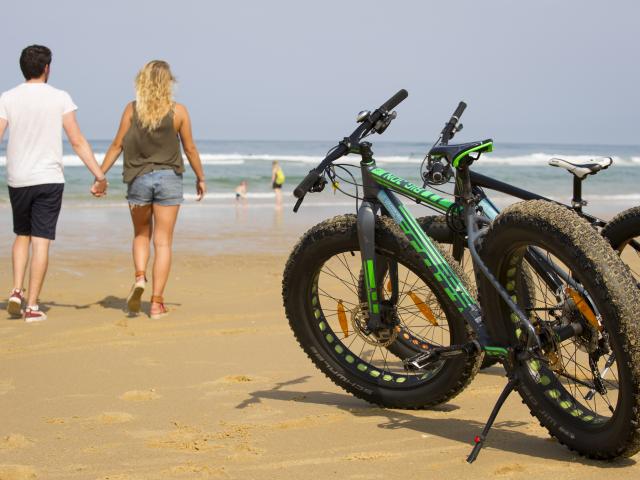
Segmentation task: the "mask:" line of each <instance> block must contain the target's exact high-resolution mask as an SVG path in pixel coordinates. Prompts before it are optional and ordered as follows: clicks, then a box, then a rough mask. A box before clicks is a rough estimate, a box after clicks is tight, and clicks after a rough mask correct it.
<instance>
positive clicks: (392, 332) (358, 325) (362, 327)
mask: <svg viewBox="0 0 640 480" xmlns="http://www.w3.org/2000/svg"><path fill="white" fill-rule="evenodd" d="M368 320H369V306H368V305H367V304H366V303H361V304H360V305H358V306H357V307H355V308H354V309H352V310H351V326H352V327H353V331H354V332H356V334H357V335H358V336H359V337H360V338H361V339H362V340H364V341H365V342H366V343H368V344H369V345H375V346H378V347H388V346H389V345H391V344H392V343H393V342H395V341H396V338H397V337H398V330H397V329H396V328H393V326H392V327H389V328H383V329H380V330H378V331H376V332H375V333H368V330H367V321H368Z"/></svg>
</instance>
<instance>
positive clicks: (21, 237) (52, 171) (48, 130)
mask: <svg viewBox="0 0 640 480" xmlns="http://www.w3.org/2000/svg"><path fill="white" fill-rule="evenodd" d="M20 69H21V70H22V73H23V75H24V78H25V83H22V84H20V85H18V86H17V87H15V88H13V89H11V90H9V91H6V92H4V93H3V94H2V96H0V142H2V137H3V135H4V131H5V130H6V129H7V127H8V128H9V141H8V144H7V184H8V186H9V199H10V201H11V209H12V211H13V231H14V233H15V234H16V238H15V241H14V243H13V251H12V258H13V290H12V292H11V294H10V297H9V301H8V303H7V310H8V311H9V314H10V315H12V316H18V317H19V316H20V315H22V316H23V318H24V320H25V321H26V322H39V321H42V320H46V318H47V317H46V315H45V314H44V312H42V311H41V310H40V308H39V306H38V296H39V295H40V290H41V289H42V284H43V282H44V277H45V274H46V272H47V266H48V263H49V244H50V242H51V241H52V240H54V239H55V236H56V224H57V222H58V215H59V214H60V208H61V206H62V191H63V189H64V176H63V165H62V129H63V128H64V130H65V132H66V134H67V138H68V139H69V143H70V144H71V146H72V147H73V149H74V151H75V152H76V154H77V155H78V157H80V159H81V160H82V161H83V162H84V164H85V165H86V166H87V168H88V169H89V170H90V171H91V173H93V175H94V176H95V182H94V183H93V186H92V187H91V192H92V193H93V194H94V195H97V196H100V195H103V194H104V193H105V191H106V188H107V181H106V179H105V177H104V175H103V173H102V171H101V170H100V167H99V166H98V163H97V162H96V159H95V157H94V155H93V151H92V150H91V146H90V145H89V142H87V140H86V139H85V138H84V136H83V135H82V133H81V132H80V127H79V126H78V123H77V120H76V113H75V111H76V109H77V107H76V105H75V104H74V103H73V101H72V100H71V97H70V96H69V94H68V93H66V92H64V91H62V90H58V89H56V88H53V87H51V86H49V85H48V84H47V81H48V79H49V72H50V69H51V50H49V49H48V48H47V47H44V46H40V45H32V46H30V47H27V48H25V49H24V50H23V51H22V54H21V55H20ZM29 249H31V267H30V270H29V290H28V291H27V299H26V300H27V301H26V305H24V303H25V299H24V295H25V291H24V289H23V285H24V278H25V275H26V270H27V263H28V261H29ZM23 306H25V307H26V308H24V310H23Z"/></svg>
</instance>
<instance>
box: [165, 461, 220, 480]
mask: <svg viewBox="0 0 640 480" xmlns="http://www.w3.org/2000/svg"><path fill="white" fill-rule="evenodd" d="M163 473H165V474H168V475H187V474H194V473H197V474H198V476H199V477H218V476H223V475H225V476H226V472H225V469H224V467H210V466H208V465H194V464H191V463H188V464H186V465H176V466H175V467H171V468H170V469H168V470H166V471H165V472H163Z"/></svg>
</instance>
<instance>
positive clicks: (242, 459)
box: [0, 218, 639, 480]
mask: <svg viewBox="0 0 640 480" xmlns="http://www.w3.org/2000/svg"><path fill="white" fill-rule="evenodd" d="M3 220H6V218H3ZM118 221H120V220H118ZM5 223H6V222H5ZM311 223H312V222H309V224H311ZM98 225H99V226H100V225H101V226H102V228H104V229H105V230H104V231H105V232H108V233H109V232H111V233H112V234H113V235H115V234H114V233H113V229H111V230H110V229H109V225H108V224H106V225H105V224H104V223H98ZM297 229H298V227H295V228H293V227H292V228H291V229H287V228H285V229H284V230H283V233H282V235H281V236H279V237H278V238H271V239H270V240H269V241H270V242H274V244H273V245H271V246H272V247H273V250H274V251H275V253H247V254H246V255H243V256H240V255H237V254H235V253H224V252H217V253H215V254H209V253H208V252H202V251H200V252H199V253H198V252H194V251H190V250H189V249H187V248H178V249H177V251H176V254H175V259H174V268H173V271H172V273H171V277H170V281H169V287H168V289H167V292H166V300H167V303H168V306H169V308H170V309H171V310H172V312H171V314H170V315H169V316H167V317H165V318H163V319H161V320H156V321H153V320H150V319H149V318H148V317H147V316H146V315H140V316H138V317H129V316H128V315H127V314H126V313H125V312H124V310H123V309H124V306H125V297H126V294H127V292H128V289H129V286H130V285H129V284H130V276H131V266H130V264H129V262H130V260H129V256H128V253H127V252H128V240H127V241H124V240H123V242H124V243H123V244H122V246H121V247H120V248H119V249H118V248H109V249H104V250H102V251H99V250H98V249H95V248H85V249H83V248H82V246H81V245H80V246H78V245H76V248H75V249H70V248H69V249H66V248H63V247H62V246H56V249H55V251H54V255H53V258H52V262H51V267H50V271H49V276H48V279H47V283H46V286H45V290H44V292H43V294H42V302H43V304H44V305H45V306H46V308H48V314H49V316H50V318H49V320H48V321H46V322H44V323H42V324H37V325H25V324H24V323H23V322H22V321H15V320H9V319H7V318H6V314H4V313H0V420H1V421H0V479H2V480H17V479H30V478H41V479H102V480H107V479H109V480H116V479H117V480H129V479H161V478H162V479H165V478H171V479H173V478H175V479H192V478H196V479H197V478H237V479H250V478H251V479H253V478H257V479H262V478H264V479H271V478H278V479H279V478H283V479H298V478H310V479H325V478H348V479H386V478H443V477H445V476H446V477H447V478H451V479H456V478H468V477H469V476H478V477H480V478H482V477H488V476H496V477H499V478H528V477H531V476H535V477H538V476H542V475H544V476H547V477H549V478H562V479H581V480H584V479H592V478H593V479H595V478H601V477H602V476H603V475H607V476H612V475H615V477H616V478H621V479H626V478H629V479H631V478H637V476H638V472H639V470H638V466H637V465H636V460H637V456H636V457H635V458H634V459H626V460H620V461H617V462H612V463H603V462H596V461H591V460H586V459H583V458H581V457H578V456H577V455H575V454H574V453H572V452H570V451H569V450H567V449H566V448H565V447H563V446H561V445H559V444H558V443H557V442H556V441H555V440H552V439H550V438H549V436H548V434H547V432H546V430H544V429H542V428H541V427H540V426H539V425H538V424H537V422H536V421H535V420H534V419H533V418H532V417H531V416H530V415H529V413H528V411H527V410H526V409H525V408H524V406H523V405H522V404H521V403H520V399H519V397H517V396H512V397H511V398H510V399H509V400H508V401H507V404H506V406H505V407H504V409H503V410H502V412H501V414H500V416H499V417H498V421H497V423H496V427H495V428H494V429H493V430H492V432H491V434H490V436H489V439H488V446H487V447H486V448H485V450H484V451H483V452H482V453H481V455H480V457H479V459H478V461H477V462H476V463H475V464H474V465H472V466H470V465H467V464H466V463H465V458H466V455H467V454H468V453H469V450H470V447H471V442H472V439H473V437H474V435H476V434H478V433H479V431H480V429H481V428H482V425H483V422H484V421H485V420H486V418H487V416H488V414H489V411H490V409H491V407H492V405H493V403H494V401H495V400H496V398H497V396H498V393H499V391H500V389H501V388H502V386H503V385H504V383H505V378H504V377H503V376H502V373H501V369H500V368H498V367H492V368H490V369H489V370H487V371H485V372H483V373H482V374H480V375H478V377H476V380H475V381H474V382H473V383H472V384H471V386H470V387H469V388H468V389H467V390H466V391H465V392H463V393H462V394H461V395H460V396H458V397H456V398H454V399H453V400H451V401H450V402H448V403H447V404H445V405H442V406H441V407H439V408H438V409H436V410H431V411H401V410H383V409H380V408H378V407H374V406H371V405H369V404H367V403H365V402H363V401H361V400H358V399H355V398H353V397H352V396H350V395H348V394H347V393H345V392H343V391H342V390H341V389H339V388H338V387H336V386H335V385H334V384H333V383H331V382H330V381H329V380H328V379H327V378H325V377H324V376H323V375H322V374H321V373H320V372H319V371H318V370H316V369H315V368H314V367H313V365H312V364H311V362H310V361H309V360H308V359H307V358H306V357H305V355H304V353H303V352H302V350H301V349H300V348H299V346H298V345H297V344H296V342H295V340H294V338H293V335H292V333H291V331H290V330H289V327H288V325H287V321H286V318H285V316H284V312H283V308H282V300H281V296H280V281H281V274H282V269H283V266H284V262H285V259H286V253H285V252H286V251H287V250H288V249H289V248H290V246H291V244H292V243H293V242H294V241H295V235H293V233H294V232H295V231H296V230H297ZM65 235H67V237H66V238H68V239H69V238H71V237H72V236H75V235H79V233H78V232H74V231H68V232H67V233H65ZM118 235H120V234H118ZM127 235H128V233H127V232H125V231H123V232H122V238H123V239H125V240H126V238H127ZM119 238H120V237H117V238H116V239H115V240H113V239H112V240H113V241H120V240H118V239H119ZM9 241H10V236H9V234H8V233H7V232H6V231H5V232H4V233H2V242H3V243H4V244H7V243H8V242H9ZM181 241H182V242H184V243H185V244H187V243H188V242H187V241H186V237H185V238H183V239H182V240H181ZM254 241H255V242H258V243H259V239H256V238H253V239H252V238H249V239H246V238H244V237H236V238H235V242H236V243H238V244H241V242H248V244H251V243H252V242H254ZM194 242H195V240H194ZM275 242H277V244H276V243H275ZM192 244H193V242H192ZM258 250H259V249H258ZM259 251H260V250H259ZM1 253H2V254H3V256H1V257H0V265H2V272H3V274H2V275H1V277H0V292H5V291H8V289H9V288H10V287H11V285H10V270H9V267H10V263H9V258H8V257H7V256H6V254H7V253H8V252H7V250H6V249H5V250H4V251H3V252H1ZM148 298H149V297H148V295H147V296H146V297H145V299H147V300H148ZM0 307H1V308H2V311H4V307H5V304H4V303H2V302H0ZM143 308H144V309H148V304H146V303H145V304H144V305H143Z"/></svg>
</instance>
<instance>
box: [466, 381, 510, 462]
mask: <svg viewBox="0 0 640 480" xmlns="http://www.w3.org/2000/svg"><path fill="white" fill-rule="evenodd" d="M517 384H518V378H517V377H515V376H513V377H510V378H509V381H508V382H507V384H506V385H505V386H504V389H503V390H502V393H501V394H500V396H499V397H498V401H497V402H496V404H495V405H494V407H493V410H492V411H491V415H489V420H487V423H486V424H485V426H484V428H483V429H482V433H481V434H480V435H476V436H475V438H474V440H473V441H474V443H475V445H474V446H473V450H471V453H470V454H469V456H468V457H467V463H473V462H474V461H475V460H476V458H478V455H479V454H480V449H482V447H483V446H484V441H485V440H486V438H487V435H488V434H489V430H491V426H492V425H493V422H494V421H495V420H496V417H497V416H498V412H499V411H500V409H501V408H502V405H504V402H505V400H506V399H507V397H508V396H509V394H510V393H511V392H513V390H514V389H515V388H516V385H517Z"/></svg>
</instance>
